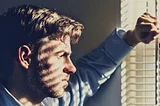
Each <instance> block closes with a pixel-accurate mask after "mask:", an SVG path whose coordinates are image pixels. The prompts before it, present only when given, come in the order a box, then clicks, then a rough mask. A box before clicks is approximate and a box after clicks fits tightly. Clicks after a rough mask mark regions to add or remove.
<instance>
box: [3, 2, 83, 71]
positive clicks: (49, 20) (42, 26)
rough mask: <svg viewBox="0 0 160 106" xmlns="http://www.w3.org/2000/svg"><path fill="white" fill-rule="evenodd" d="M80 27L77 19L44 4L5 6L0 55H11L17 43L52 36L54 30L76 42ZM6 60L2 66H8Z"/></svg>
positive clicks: (16, 47) (54, 34)
mask: <svg viewBox="0 0 160 106" xmlns="http://www.w3.org/2000/svg"><path fill="white" fill-rule="evenodd" d="M83 28H84V27H83V25H82V24H80V23H79V22H77V21H75V20H73V19H71V18H69V17H66V16H64V15H59V14H58V13H57V12H56V11H54V10H51V9H48V8H43V7H38V6H33V5H21V6H17V7H12V8H9V9H8V10H7V12H5V13H3V14H2V15H0V34H1V38H2V39H1V42H0V45H1V47H2V46H3V47H2V49H1V52H3V53H1V57H3V59H4V60H5V59H6V58H7V57H8V58H10V55H11V57H12V58H13V57H14V56H15V54H16V53H17V49H18V48H19V47H20V46H21V45H23V44H28V43H30V42H33V41H36V40H37V39H41V38H43V37H46V36H50V37H51V38H54V37H57V36H56V35H57V33H58V35H60V36H65V35H66V34H69V35H70V37H71V41H72V42H74V43H77V42H78V40H79V37H80V36H81V32H82V29H83ZM79 32H80V33H79ZM7 48H8V49H9V50H8V52H7ZM10 52H11V53H10ZM3 59H2V61H3ZM6 61H7V63H5V62H4V63H3V64H4V66H3V67H5V66H6V67H8V66H7V65H8V63H9V61H8V60H7V59H6ZM1 69H2V70H3V68H1Z"/></svg>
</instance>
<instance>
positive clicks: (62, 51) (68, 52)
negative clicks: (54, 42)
mask: <svg viewBox="0 0 160 106" xmlns="http://www.w3.org/2000/svg"><path fill="white" fill-rule="evenodd" d="M55 53H56V54H60V53H67V54H72V51H71V52H70V51H68V50H60V51H56V52H55Z"/></svg>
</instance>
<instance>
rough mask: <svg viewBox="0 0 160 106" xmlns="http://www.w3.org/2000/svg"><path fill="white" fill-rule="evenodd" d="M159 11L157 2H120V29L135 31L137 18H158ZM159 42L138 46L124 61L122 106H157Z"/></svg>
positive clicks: (159, 101) (125, 0) (158, 100)
mask: <svg viewBox="0 0 160 106" xmlns="http://www.w3.org/2000/svg"><path fill="white" fill-rule="evenodd" d="M159 8H160V6H159V4H158V0H121V27H122V28H124V29H126V30H128V29H134V26H135V24H136V20H137V18H138V17H139V16H140V15H142V14H143V13H144V12H149V13H150V14H152V15H153V16H159V13H160V11H159ZM157 11H158V12H157ZM158 41H159V40H158V39H157V40H155V41H153V42H152V43H150V44H148V45H144V44H142V43H141V44H138V45H137V46H136V47H135V48H134V49H133V50H132V51H131V53H130V54H129V55H128V56H127V57H126V59H125V60H124V61H123V63H122V72H121V76H122V78H121V83H122V84H121V104H122V106H160V96H159V95H160V90H159V88H160V76H159V43H158ZM156 61H158V63H156ZM156 64H157V65H156Z"/></svg>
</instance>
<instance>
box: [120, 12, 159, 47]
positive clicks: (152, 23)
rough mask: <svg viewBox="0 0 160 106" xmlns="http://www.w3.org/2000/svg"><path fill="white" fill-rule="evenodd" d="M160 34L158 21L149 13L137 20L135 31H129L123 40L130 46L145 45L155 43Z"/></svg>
mask: <svg viewBox="0 0 160 106" xmlns="http://www.w3.org/2000/svg"><path fill="white" fill-rule="evenodd" d="M159 34H160V30H159V26H158V20H157V18H156V17H153V16H151V15H150V14H149V13H144V14H143V15H142V16H141V17H139V18H138V19H137V23H136V26H135V29H134V30H129V31H127V32H126V33H125V34H124V35H123V36H122V38H123V39H124V40H125V41H126V42H127V43H128V44H129V45H130V46H133V47H134V46H136V45H137V44H138V43H140V42H143V43H145V44H148V43H150V42H151V41H153V40H154V39H155V38H156V37H157V36H158V35H159Z"/></svg>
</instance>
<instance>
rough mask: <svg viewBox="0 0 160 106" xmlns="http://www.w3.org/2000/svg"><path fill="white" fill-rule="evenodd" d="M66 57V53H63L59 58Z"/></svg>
mask: <svg viewBox="0 0 160 106" xmlns="http://www.w3.org/2000/svg"><path fill="white" fill-rule="evenodd" d="M67 56H68V53H63V54H61V55H60V56H59V57H67Z"/></svg>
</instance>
